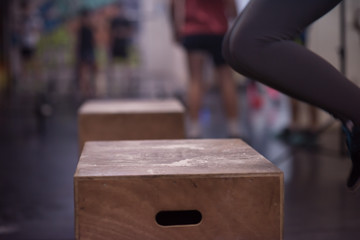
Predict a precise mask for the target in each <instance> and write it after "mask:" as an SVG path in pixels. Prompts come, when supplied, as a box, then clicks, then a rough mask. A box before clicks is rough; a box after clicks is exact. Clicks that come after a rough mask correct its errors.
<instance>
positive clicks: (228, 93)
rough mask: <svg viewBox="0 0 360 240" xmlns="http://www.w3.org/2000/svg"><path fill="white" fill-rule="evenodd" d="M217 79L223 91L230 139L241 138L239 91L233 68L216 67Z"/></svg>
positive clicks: (226, 66) (225, 66) (222, 96)
mask: <svg viewBox="0 0 360 240" xmlns="http://www.w3.org/2000/svg"><path fill="white" fill-rule="evenodd" d="M216 79H217V81H218V83H219V86H220V90H221V98H222V101H223V105H224V110H225V116H226V119H227V128H228V129H227V131H228V134H229V136H230V137H239V136H240V129H239V128H240V127H239V123H238V104H237V91H236V86H235V82H234V78H233V75H232V70H231V68H230V67H229V66H228V65H220V66H218V67H216Z"/></svg>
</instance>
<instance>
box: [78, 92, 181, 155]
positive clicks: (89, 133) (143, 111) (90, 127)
mask: <svg viewBox="0 0 360 240" xmlns="http://www.w3.org/2000/svg"><path fill="white" fill-rule="evenodd" d="M78 128H79V147H80V152H81V150H82V148H83V146H84V143H85V142H86V141H111V140H144V139H183V138H185V126H184V108H183V106H182V105H181V104H180V102H178V101H177V100H173V99H169V100H92V101H88V102H86V103H85V104H83V106H82V107H81V108H80V110H79V113H78Z"/></svg>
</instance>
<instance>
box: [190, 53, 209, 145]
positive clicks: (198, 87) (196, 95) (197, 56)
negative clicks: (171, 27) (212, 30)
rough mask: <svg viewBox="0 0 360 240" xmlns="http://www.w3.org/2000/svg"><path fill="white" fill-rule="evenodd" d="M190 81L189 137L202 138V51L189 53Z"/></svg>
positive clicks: (203, 57) (203, 58) (203, 59)
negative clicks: (200, 114) (200, 113)
mask: <svg viewBox="0 0 360 240" xmlns="http://www.w3.org/2000/svg"><path fill="white" fill-rule="evenodd" d="M187 59H188V67H189V74H190V80H189V83H188V89H187V98H188V112H189V118H190V126H189V137H196V138H197V137H200V134H201V132H200V131H201V130H200V123H199V111H200V108H201V104H202V98H203V89H202V79H203V66H204V61H205V56H204V54H203V53H202V52H200V51H188V52H187Z"/></svg>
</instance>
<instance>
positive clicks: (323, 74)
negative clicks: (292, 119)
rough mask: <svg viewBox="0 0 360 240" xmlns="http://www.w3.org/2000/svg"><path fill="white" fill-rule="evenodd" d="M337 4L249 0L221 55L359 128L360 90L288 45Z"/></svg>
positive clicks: (318, 59) (317, 0) (308, 0)
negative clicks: (350, 121) (351, 122)
mask: <svg viewBox="0 0 360 240" xmlns="http://www.w3.org/2000/svg"><path fill="white" fill-rule="evenodd" d="M340 2H341V0H252V1H251V2H250V3H249V5H248V6H247V7H246V9H245V10H244V11H243V12H242V14H240V15H239V16H238V17H237V19H236V21H235V23H234V25H233V27H232V28H231V29H230V30H229V32H228V33H227V35H226V37H225V40H224V44H223V53H224V57H225V59H226V60H227V61H228V63H229V64H230V65H231V66H232V67H233V68H234V69H235V70H236V71H238V72H240V73H242V74H244V75H246V76H248V77H251V78H253V79H256V80H259V81H261V82H263V83H264V84H267V85H269V86H271V87H273V88H275V89H278V90H280V91H282V92H284V93H286V94H288V95H290V96H293V97H295V98H298V99H300V100H303V101H305V102H308V103H310V104H313V105H315V106H318V107H320V108H322V109H324V110H326V111H328V112H330V113H331V114H333V115H334V116H336V117H338V118H340V119H342V120H346V119H349V120H352V121H353V122H354V123H355V124H359V125H360V89H359V88H358V87H357V86H356V85H354V84H353V83H351V82H350V81H349V80H348V79H346V78H345V77H344V76H343V75H342V74H341V73H339V72H338V71H337V70H336V69H335V68H334V67H333V66H331V65H330V64H329V63H328V62H326V61H325V60H324V59H322V58H321V57H319V56H317V55H316V54H314V53H312V52H311V51H309V50H307V49H306V48H304V47H303V46H301V45H299V44H297V43H295V42H293V41H292V40H293V39H294V38H295V37H296V36H298V35H299V34H300V33H301V32H302V31H303V30H304V29H305V28H306V27H307V26H308V25H310V24H311V23H312V22H314V21H315V20H317V19H318V18H320V17H321V16H323V15H324V14H326V13H327V12H329V11H330V10H331V9H332V8H334V7H335V6H336V5H337V4H338V3H340Z"/></svg>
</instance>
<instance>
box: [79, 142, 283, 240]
mask: <svg viewBox="0 0 360 240" xmlns="http://www.w3.org/2000/svg"><path fill="white" fill-rule="evenodd" d="M74 183H75V212H76V238H77V239H125V240H130V239H132V240H140V239H150V240H152V239H154V240H155V239H157V240H163V239H164V240H165V239H174V240H180V239H181V240H182V239H184V240H185V239H196V240H205V239H206V240H213V239H214V240H215V239H219V240H220V239H221V240H235V239H236V240H240V239H244V240H245V239H246V240H253V239H254V240H260V239H261V240H264V239H266V240H278V239H282V231H283V173H282V172H281V171H280V170H279V169H278V168H276V167H275V166H274V165H272V164H271V163H270V162H269V161H267V160H266V159H265V158H264V157H262V156H261V155H260V154H258V153H257V152H256V151H254V150H253V149H251V148H250V147H249V146H248V145H247V144H245V143H244V142H242V141H241V140H228V139H224V140H222V139H218V140H168V141H161V140H153V141H117V142H90V143H87V144H86V146H85V148H84V151H83V153H82V156H81V158H80V161H79V164H78V167H77V171H76V173H75V177H74ZM180 210H198V211H199V212H201V214H202V220H201V222H200V223H199V224H196V225H183V226H169V227H164V226H160V225H159V224H158V223H157V222H156V220H155V216H156V214H157V213H159V212H160V211H180Z"/></svg>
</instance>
